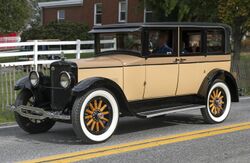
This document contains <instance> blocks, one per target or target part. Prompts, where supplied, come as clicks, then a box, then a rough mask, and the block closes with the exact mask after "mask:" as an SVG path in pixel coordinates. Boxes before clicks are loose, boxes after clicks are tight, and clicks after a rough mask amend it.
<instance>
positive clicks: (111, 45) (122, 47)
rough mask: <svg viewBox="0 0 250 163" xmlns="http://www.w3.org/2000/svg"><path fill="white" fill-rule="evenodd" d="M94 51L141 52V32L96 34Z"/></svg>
mask: <svg viewBox="0 0 250 163" xmlns="http://www.w3.org/2000/svg"><path fill="white" fill-rule="evenodd" d="M98 35H99V36H98V39H96V44H97V47H96V53H100V52H108V51H121V52H135V53H141V50H142V45H141V33H140V32H131V33H108V34H107V33H105V34H98Z"/></svg>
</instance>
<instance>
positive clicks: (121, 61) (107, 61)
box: [72, 54, 145, 68]
mask: <svg viewBox="0 0 250 163" xmlns="http://www.w3.org/2000/svg"><path fill="white" fill-rule="evenodd" d="M72 61H73V62H75V63H76V64H77V66H78V68H107V67H123V66H135V65H143V64H144V63H145V59H144V58H141V57H137V56H130V55H122V54H119V55H107V56H98V57H93V58H88V59H74V60H72Z"/></svg>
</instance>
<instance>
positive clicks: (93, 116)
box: [72, 89, 119, 143]
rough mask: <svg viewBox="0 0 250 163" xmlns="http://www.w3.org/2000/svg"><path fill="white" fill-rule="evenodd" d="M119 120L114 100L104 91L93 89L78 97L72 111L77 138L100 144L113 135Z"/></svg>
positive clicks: (111, 95)
mask: <svg viewBox="0 0 250 163" xmlns="http://www.w3.org/2000/svg"><path fill="white" fill-rule="evenodd" d="M118 119H119V109H118V104H117V101H116V98H115V97H114V95H113V94H112V93H111V92H109V91H108V90H106V89H95V90H93V91H90V92H88V93H86V94H85V95H83V96H81V97H78V98H77V99H76V101H75V104H74V107H73V110H72V123H73V128H74V131H75V133H76V135H77V137H78V138H80V139H82V140H83V141H84V142H86V143H100V142H103V141H106V140H108V139H109V138H110V137H111V136H112V134H113V133H114V131H115V129H116V127H117V124H118Z"/></svg>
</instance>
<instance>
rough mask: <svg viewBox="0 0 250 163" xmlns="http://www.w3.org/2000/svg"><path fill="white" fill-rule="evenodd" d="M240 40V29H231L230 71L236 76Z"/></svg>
mask: <svg viewBox="0 0 250 163" xmlns="http://www.w3.org/2000/svg"><path fill="white" fill-rule="evenodd" d="M241 40H242V33H241V29H240V27H239V26H238V27H235V28H234V29H233V56H232V64H231V69H232V71H233V72H234V73H236V75H238V74H239V62H240V53H241Z"/></svg>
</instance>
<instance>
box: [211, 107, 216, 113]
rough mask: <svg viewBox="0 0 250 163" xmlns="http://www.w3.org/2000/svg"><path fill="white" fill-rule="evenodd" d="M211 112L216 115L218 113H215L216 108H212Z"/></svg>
mask: <svg viewBox="0 0 250 163" xmlns="http://www.w3.org/2000/svg"><path fill="white" fill-rule="evenodd" d="M211 112H212V113H213V114H216V113H215V107H214V106H213V107H212V109H211Z"/></svg>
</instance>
